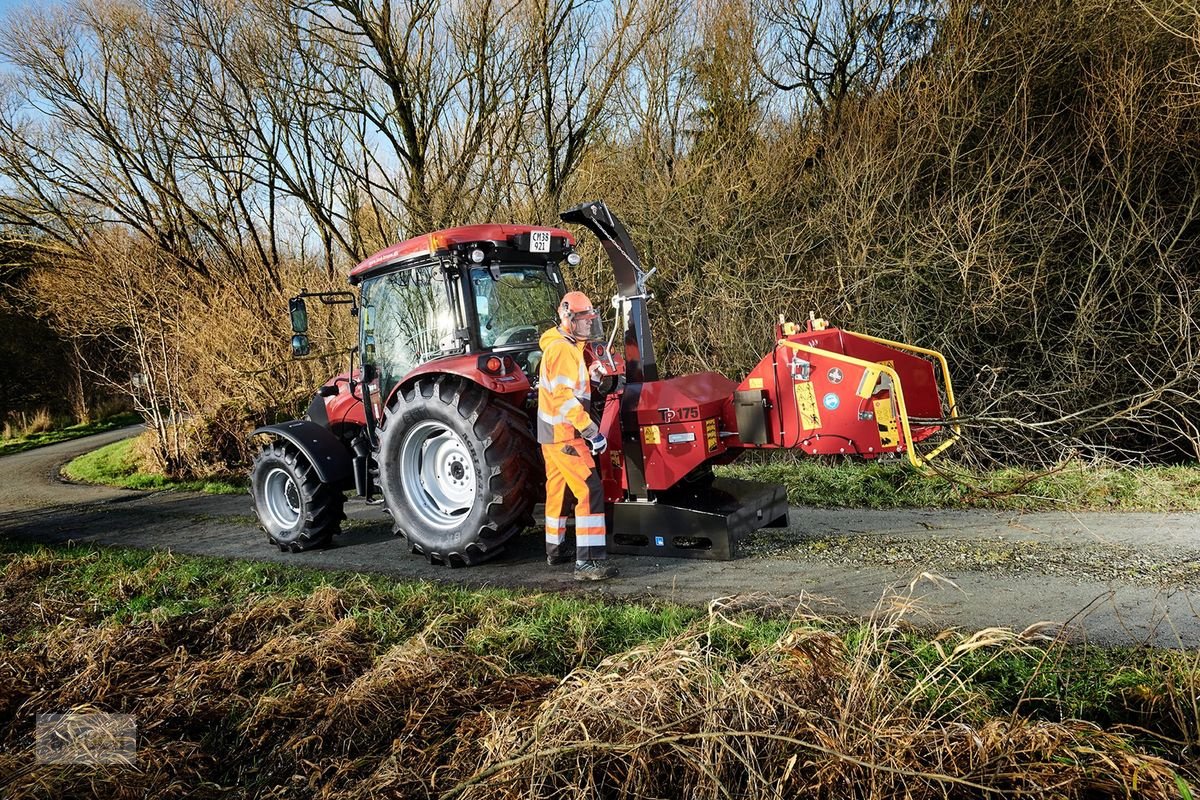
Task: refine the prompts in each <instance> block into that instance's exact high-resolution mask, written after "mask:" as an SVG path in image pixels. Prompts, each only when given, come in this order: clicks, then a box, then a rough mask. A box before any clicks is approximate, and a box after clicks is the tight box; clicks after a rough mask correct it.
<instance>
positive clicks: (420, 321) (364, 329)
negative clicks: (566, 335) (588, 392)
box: [350, 225, 579, 398]
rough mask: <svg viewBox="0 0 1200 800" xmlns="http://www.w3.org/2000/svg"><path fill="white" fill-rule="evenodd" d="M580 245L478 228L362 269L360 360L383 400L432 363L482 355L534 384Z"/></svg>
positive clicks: (561, 234)
mask: <svg viewBox="0 0 1200 800" xmlns="http://www.w3.org/2000/svg"><path fill="white" fill-rule="evenodd" d="M574 246H575V240H574V237H572V236H571V235H570V234H569V233H567V232H566V231H563V230H558V229H554V228H531V227H528V226H523V225H470V226H467V227H462V228H453V229H450V230H445V231H438V232H436V233H433V234H429V235H427V236H419V237H416V238H414V239H409V240H407V241H405V242H401V243H399V244H396V245H393V246H392V247H389V248H387V249H385V250H382V251H380V252H379V253H376V254H375V255H373V256H371V257H370V258H367V259H366V260H364V261H363V262H362V263H361V264H359V265H358V266H357V267H355V268H354V270H353V271H352V272H351V273H350V282H351V283H352V284H356V285H359V286H360V287H361V303H362V309H361V312H360V315H359V325H360V329H359V343H360V349H361V352H360V356H361V358H362V363H363V364H364V366H366V367H368V368H370V369H371V370H372V371H373V372H374V374H375V376H376V379H377V381H378V387H379V392H380V395H381V397H383V398H387V397H389V396H390V395H391V394H392V392H393V391H394V390H395V388H396V387H397V386H399V385H400V384H402V383H404V382H405V380H406V379H408V378H410V377H413V376H414V371H418V372H424V371H426V370H425V369H423V368H425V367H426V366H427V365H429V364H431V362H435V361H441V360H443V359H454V358H460V359H461V357H463V356H477V355H479V354H485V355H486V354H492V355H495V356H497V357H498V358H499V359H500V361H499V362H498V363H499V364H500V368H501V370H504V369H505V368H506V367H507V368H508V370H520V372H522V373H523V374H524V376H525V378H526V381H532V380H533V379H534V376H535V375H536V373H537V368H538V363H539V356H540V353H538V351H537V347H538V344H537V343H538V338H539V337H540V336H541V333H542V331H544V330H546V329H547V328H549V327H551V326H553V325H554V324H555V323H556V321H557V311H556V309H557V306H558V302H559V300H560V299H561V298H562V296H563V294H565V293H566V286H565V283H564V281H563V277H562V274H561V273H560V272H559V264H560V262H562V261H564V260H566V261H568V262H570V263H577V262H578V259H579V256H578V255H577V254H575V250H574ZM477 360H478V359H472V358H468V359H467V362H468V363H471V364H473V363H475V362H476V361H477ZM487 363H488V362H487V360H486V359H485V360H484V361H483V362H482V364H483V371H484V372H486V371H487V369H486V365H487ZM523 383H524V382H523ZM514 388H515V387H514Z"/></svg>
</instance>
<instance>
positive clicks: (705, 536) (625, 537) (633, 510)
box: [608, 478, 788, 561]
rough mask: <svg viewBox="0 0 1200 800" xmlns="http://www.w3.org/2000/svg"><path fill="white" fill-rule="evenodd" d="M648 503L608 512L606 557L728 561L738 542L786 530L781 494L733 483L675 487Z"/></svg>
mask: <svg viewBox="0 0 1200 800" xmlns="http://www.w3.org/2000/svg"><path fill="white" fill-rule="evenodd" d="M655 494H656V500H655V501H654V502H638V501H619V502H616V503H613V504H611V505H610V506H609V510H608V552H610V553H615V554H618V555H634V556H659V557H662V558H704V559H710V560H713V561H729V560H731V559H734V558H737V556H738V543H739V541H740V540H741V538H742V537H743V536H745V535H746V534H748V533H751V532H753V531H756V530H758V529H759V528H782V527H786V526H787V513H788V502H787V492H786V491H785V490H784V488H783V487H782V486H779V485H778V484H773V483H758V482H756V481H744V480H739V479H737V478H713V479H712V480H711V481H705V482H702V483H694V484H688V485H685V486H675V487H672V488H671V489H669V490H667V491H665V492H656V493H655Z"/></svg>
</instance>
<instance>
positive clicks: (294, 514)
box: [263, 467, 301, 530]
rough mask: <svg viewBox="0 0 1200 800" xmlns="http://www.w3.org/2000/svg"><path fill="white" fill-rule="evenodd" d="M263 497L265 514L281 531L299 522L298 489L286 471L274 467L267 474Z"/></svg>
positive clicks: (299, 504)
mask: <svg viewBox="0 0 1200 800" xmlns="http://www.w3.org/2000/svg"><path fill="white" fill-rule="evenodd" d="M263 483H264V489H263V495H264V498H263V499H264V500H266V507H267V508H266V510H267V514H269V515H270V517H271V519H272V520H273V521H274V522H275V524H276V525H278V526H279V527H280V529H282V530H290V529H291V528H294V527H296V523H298V522H299V521H300V506H301V503H300V487H299V486H297V485H296V481H295V479H294V478H292V476H291V474H290V473H288V471H287V470H285V469H282V468H281V467H276V468H275V469H273V470H271V471H270V472H268V473H267V477H266V480H265V481H264V482H263Z"/></svg>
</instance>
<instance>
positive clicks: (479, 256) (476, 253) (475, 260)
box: [471, 247, 483, 264]
mask: <svg viewBox="0 0 1200 800" xmlns="http://www.w3.org/2000/svg"><path fill="white" fill-rule="evenodd" d="M471 263H472V264H482V263H483V251H482V250H480V249H479V248H478V247H476V248H475V249H474V250H472V251H471Z"/></svg>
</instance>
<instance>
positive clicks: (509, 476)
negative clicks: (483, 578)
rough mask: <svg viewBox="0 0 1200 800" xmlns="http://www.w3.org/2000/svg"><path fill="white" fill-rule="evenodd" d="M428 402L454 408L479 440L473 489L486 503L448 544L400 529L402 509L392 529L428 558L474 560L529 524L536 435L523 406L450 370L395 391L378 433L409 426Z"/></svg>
mask: <svg viewBox="0 0 1200 800" xmlns="http://www.w3.org/2000/svg"><path fill="white" fill-rule="evenodd" d="M430 405H434V406H435V408H436V406H437V405H440V406H441V407H442V409H441V410H442V411H443V412H444V411H450V412H451V413H455V414H456V415H457V416H458V417H459V418H460V419H461V420H463V421H464V422H465V423H466V424H467V426H469V428H470V430H471V432H472V434H473V435H474V438H475V439H476V441H477V442H478V443H479V445H480V448H481V453H482V463H481V464H480V467H481V471H482V474H481V475H477V484H476V485H477V490H478V491H482V492H484V493H485V495H486V497H485V503H486V505H485V508H484V511H483V513H482V514H481V515H479V517H478V519H476V520H475V522H474V523H473V524H472V525H471V530H470V531H467V532H464V533H465V534H467V535H464V536H463V537H461V538H460V539H459V541H458V543H457V544H455V545H449V546H447V545H445V544H443V543H439V542H436V541H433V540H432V538H431V537H427V536H424V535H422V533H421V532H419V531H414V530H405V529H404V523H403V522H402V521H401V517H402V516H403V515H402V514H400V513H395V512H393V514H392V516H393V519H394V520H396V522H395V526H394V531H395V532H396V533H397V534H398V535H401V536H404V537H405V538H406V539H407V540H408V543H409V545H410V547H411V548H412V551H413V552H414V553H418V554H420V555H423V556H425V558H426V559H428V560H429V562H430V563H431V564H438V565H446V566H451V567H459V566H469V565H472V564H477V563H480V562H482V561H486V560H487V559H489V558H492V557H494V556H495V555H496V554H498V553H499V552H500V551H502V550H503V549H504V545H505V543H506V542H507V541H508V540H509V539H511V538H512V537H513V536H515V535H516V534H518V533H519V532H521V531H522V530H524V529H525V528H527V527H529V526H530V525H532V524H533V506H534V504H535V503H536V502H537V499H538V494H539V492H544V487H542V486H541V485H540V484H541V483H543V481H541V480H540V476H541V472H540V471H539V470H538V469H537V466H536V465H537V464H538V462H539V461H540V454H539V453H538V452H537V443H536V439H535V438H534V437H533V433H532V431H531V430H530V421H529V417H528V416H527V415H526V414H525V413H524V412H522V411H520V410H519V409H517V408H516V407H515V406H513V405H511V404H509V403H506V402H503V401H500V400H498V399H497V398H496V397H495V396H494V395H492V394H491V393H490V392H488V391H486V390H485V389H484V388H483V387H481V386H479V385H478V384H476V383H474V382H473V381H470V380H467V379H466V378H461V377H458V376H454V375H439V376H437V377H435V378H423V379H420V380H418V381H417V383H415V384H414V385H413V386H410V387H408V388H407V389H406V390H405V391H404V392H402V393H399V394H398V395H397V397H396V400H395V401H394V402H393V405H392V407H391V408H390V410H389V413H388V416H387V420H386V421H385V423H384V425H383V436H387V430H388V428H391V427H392V426H394V425H397V424H399V425H401V426H402V427H408V426H409V425H410V424H412V423H413V422H415V421H417V420H418V419H419V418H420V417H419V416H417V415H418V414H421V413H422V412H423V409H425V408H426V407H427V406H430ZM395 435H396V436H399V435H401V434H400V433H399V432H397V433H396V434H395ZM381 449H382V448H381ZM395 455H396V453H394V452H393V453H391V456H395ZM381 457H382V454H381ZM535 459H536V460H535ZM386 494H387V490H386V489H385V496H386ZM388 502H389V505H391V504H392V503H393V502H396V503H402V502H403V498H401V497H397V498H391V497H389V498H388ZM423 539H424V540H425V541H424V542H423V541H422V540H423Z"/></svg>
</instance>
